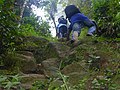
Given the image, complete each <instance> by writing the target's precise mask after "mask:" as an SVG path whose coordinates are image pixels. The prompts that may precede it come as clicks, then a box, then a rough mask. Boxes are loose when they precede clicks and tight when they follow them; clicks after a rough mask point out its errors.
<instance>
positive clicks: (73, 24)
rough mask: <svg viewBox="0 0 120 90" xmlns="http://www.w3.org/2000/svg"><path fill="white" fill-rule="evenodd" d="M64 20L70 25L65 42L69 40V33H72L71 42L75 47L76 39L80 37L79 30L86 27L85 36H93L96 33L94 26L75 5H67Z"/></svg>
mask: <svg viewBox="0 0 120 90" xmlns="http://www.w3.org/2000/svg"><path fill="white" fill-rule="evenodd" d="M64 11H65V14H66V18H67V19H68V20H69V22H70V25H69V29H68V33H67V40H69V39H70V37H69V36H70V33H71V31H72V32H73V33H72V40H71V43H73V44H74V45H75V46H76V45H78V42H79V41H78V37H79V36H80V33H81V29H82V28H83V27H86V26H87V27H88V28H89V30H88V33H87V36H93V33H94V32H95V31H96V25H95V24H94V23H93V21H91V20H90V19H89V18H88V17H87V16H85V15H84V14H82V13H81V12H80V10H79V9H78V8H77V7H76V6H75V5H68V6H66V8H65V9H64Z"/></svg>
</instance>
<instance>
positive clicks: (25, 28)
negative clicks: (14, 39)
mask: <svg viewBox="0 0 120 90" xmlns="http://www.w3.org/2000/svg"><path fill="white" fill-rule="evenodd" d="M18 34H19V35H20V36H38V33H37V32H35V30H34V27H33V26H31V25H30V24H26V25H21V26H20V31H19V32H18Z"/></svg>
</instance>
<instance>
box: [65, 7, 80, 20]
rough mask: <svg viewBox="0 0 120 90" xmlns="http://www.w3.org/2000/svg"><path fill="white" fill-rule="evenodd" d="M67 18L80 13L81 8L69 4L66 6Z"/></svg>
mask: <svg viewBox="0 0 120 90" xmlns="http://www.w3.org/2000/svg"><path fill="white" fill-rule="evenodd" d="M64 11H65V14H66V18H68V19H70V18H71V17H72V16H73V15H74V14H76V13H80V11H79V9H78V8H77V7H76V6H75V5H69V6H66V8H65V10H64Z"/></svg>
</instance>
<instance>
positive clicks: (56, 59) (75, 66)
mask: <svg viewBox="0 0 120 90" xmlns="http://www.w3.org/2000/svg"><path fill="white" fill-rule="evenodd" d="M16 44H18V45H17V47H16V48H17V51H16V52H15V53H8V54H7V55H6V56H5V57H4V65H5V66H6V68H7V69H6V70H0V73H4V74H15V73H19V74H20V75H21V76H22V81H21V83H22V87H24V88H26V90H28V89H30V88H31V87H32V84H33V83H34V82H35V81H36V80H40V81H42V82H46V81H47V82H48V81H49V80H50V79H51V78H52V79H55V80H52V82H51V83H52V87H59V86H61V85H63V84H65V82H67V85H69V87H71V88H73V87H72V86H77V88H78V89H75V90H98V89H100V90H119V89H120V87H119V83H120V72H119V70H120V55H119V54H120V42H108V41H99V40H98V39H97V38H92V37H86V38H85V39H84V40H82V39H81V44H80V45H78V46H77V47H74V48H72V46H68V45H66V43H64V42H63V43H61V42H50V41H48V40H46V39H44V38H38V37H25V38H22V39H20V40H18V41H17V42H16ZM65 76H67V77H68V79H67V80H66V81H65V82H64V79H66V78H65ZM51 83H50V84H51ZM115 85H116V86H115ZM111 88H117V89H111ZM51 90H54V89H51ZM65 90H68V89H65ZM70 90H72V89H70Z"/></svg>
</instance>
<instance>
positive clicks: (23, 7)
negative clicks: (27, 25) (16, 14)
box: [18, 0, 28, 27]
mask: <svg viewBox="0 0 120 90" xmlns="http://www.w3.org/2000/svg"><path fill="white" fill-rule="evenodd" d="M27 2H28V0H25V1H24V3H23V5H22V7H21V11H20V20H19V22H18V27H20V25H21V20H22V17H23V13H24V10H25V7H26V5H27Z"/></svg>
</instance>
